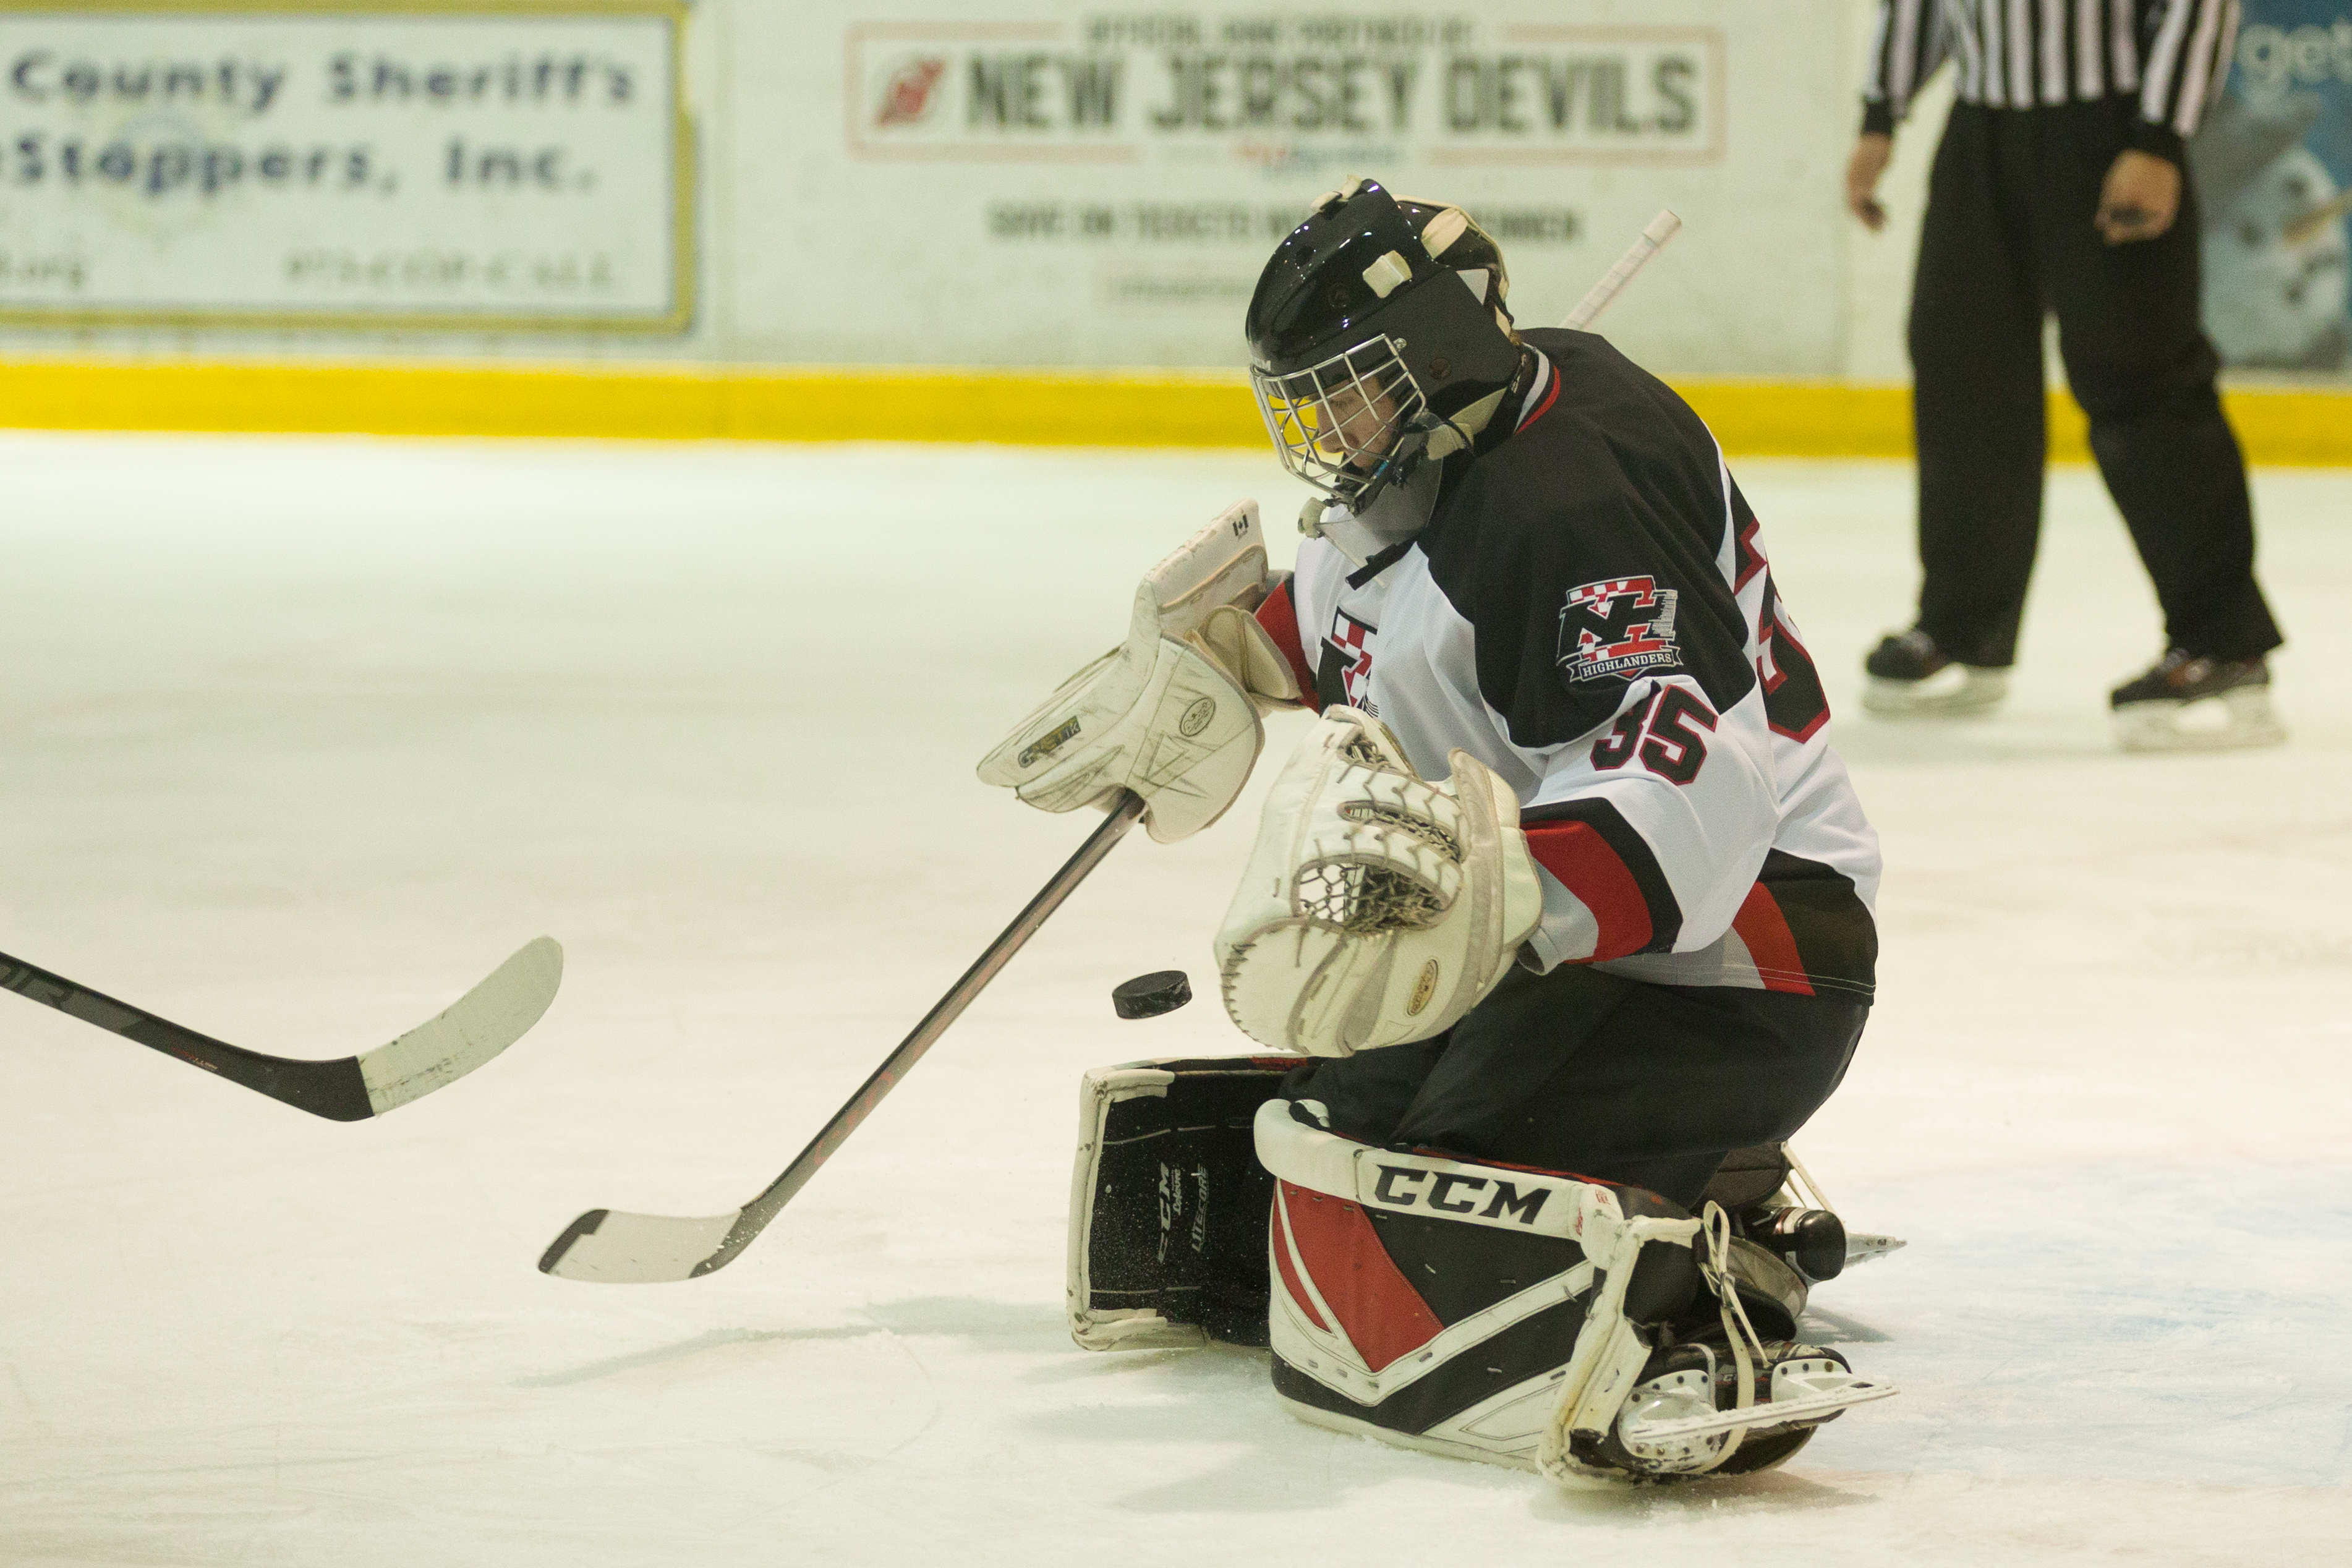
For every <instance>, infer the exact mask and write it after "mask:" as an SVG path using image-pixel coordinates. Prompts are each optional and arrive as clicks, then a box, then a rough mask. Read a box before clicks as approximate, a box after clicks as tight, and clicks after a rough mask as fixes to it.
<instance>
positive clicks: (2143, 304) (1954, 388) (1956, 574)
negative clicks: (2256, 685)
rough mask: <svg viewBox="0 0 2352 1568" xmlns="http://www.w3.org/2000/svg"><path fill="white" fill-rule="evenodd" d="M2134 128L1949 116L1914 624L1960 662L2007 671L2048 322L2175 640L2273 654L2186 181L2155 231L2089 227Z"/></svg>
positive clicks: (2033, 502)
mask: <svg viewBox="0 0 2352 1568" xmlns="http://www.w3.org/2000/svg"><path fill="white" fill-rule="evenodd" d="M2133 113H2134V106H2133V100H2131V99H2130V98H2127V97H2117V98H2110V99H2108V100H2105V101H2104V102H2094V103H2069V104H2058V105H2051V106H2047V107H2044V108H2040V109H2028V110H2012V109H1988V108H1985V107H1983V106H1981V105H1978V104H1969V103H1958V104H1955V105H1953V107H1952V117H1951V121H1950V122H1949V123H1948V125H1947V126H1946V127H1945V130H1944V139H1943V142H1942V143H1941V144H1940V146H1939V147H1938V148H1937V153H1936V163H1935V170H1934V173H1933V174H1932V175H1931V176H1930V179H1929V184H1928V190H1927V216H1926V218H1925V220H1924V221H1923V222H1922V224H1921V227H1920V234H1919V270H1918V275H1917V278H1916V280H1915V283H1914V287H1913V290H1912V296H1911V363H1912V367H1913V371H1914V374H1915V379H1916V404H1915V409H1914V418H1915V421H1916V434H1917V438H1918V449H1919V561H1920V564H1921V567H1922V568H1923V570H1924V572H1925V581H1924V582H1923V584H1922V585H1921V587H1920V592H1919V625H1920V626H1921V628H1922V629H1924V630H1925V631H1926V632H1927V635H1928V636H1929V637H1933V638H1935V639H1936V646H1937V647H1938V648H1940V649H1942V650H1943V651H1944V652H1945V653H1946V654H1948V655H1949V656H1950V657H1952V658H1957V659H1958V660H1960V661H1962V662H1963V663H1968V664H1979V665H1992V666H2006V665H2008V664H2011V663H2012V662H2013V661H2014V660H2015V658H2016V657H2017V629H2018V620H2019V617H2020V616H2021V614H2022V613H2023V611H2024V608H2025V588H2026V582H2027V579H2028V578H2029V577H2030V576H2031V575H2032V571H2033V552H2034V546H2035V543H2036V542H2037V540H2038V537H2039V535H2040V533H2041V530H2042V462H2043V458H2044V455H2045V433H2044V429H2043V419H2042V397H2043V373H2042V317H2043V315H2044V313H2045V312H2053V313H2055V315H2056V316H2057V318H2058V342H2059V353H2060V356H2061V357H2062V358H2063V360H2064V362H2065V366H2066V379H2067V382H2068V384H2070V385H2071V386H2072V388H2073V390H2074V397H2075V400H2076V401H2077V402H2079V403H2080V404H2081V405H2083V410H2084V413H2085V414H2087V415H2088V416H2090V423H2091V452H2092V455H2093V456H2094V457H2095V458H2096V459H2097V461H2098V465H2099V472H2100V474H2101V475H2102V476H2103V477H2104V478H2105V479H2106V483H2107V489H2108V491H2109V493H2110V494H2112V495H2113V496H2114V497H2115V500H2116V508H2117V510H2120V511H2121V512H2122V513H2123V515H2124V521H2125V523H2126V525H2128V527H2129V528H2130V530H2131V537H2132V542H2133V544H2134V545H2135V546H2137V548H2138V551H2139V557H2140V560H2141V562H2142V563H2144V564H2145V565H2146V566H2147V574H2148V576H2149V577H2150V578H2151V579H2152V580H2153V581H2154V583H2155V585H2156V595H2157V601H2158V604H2159V605H2162V607H2163V610H2164V621H2165V636H2166V637H2167V639H2168V643H2169V645H2170V646H2172V647H2184V648H2187V649H2188V650H2189V652H2191V653H2196V654H2202V655H2205V656H2208V657H2210V658H2252V657H2254V656H2255V655H2258V654H2263V653H2266V652H2268V651H2269V650H2270V649H2272V648H2273V647H2277V646H2278V645H2279V642H2280V640H2281V639H2280V637H2279V631H2278V627H2277V626H2276V625H2275V624H2274V623H2273V621H2272V619H2271V613H2270V609H2269V607H2268V606H2267V605H2265V604H2264V603H2263V594H2262V590H2261V589H2260V588H2259V587H2257V586H2256V585H2255V584H2254V570H2253V569H2254V524H2253V512H2252V507H2251V505H2250V503H2249V502H2248V500H2247V496H2246V472H2245V463H2244V459H2243V458H2242V456H2241V455H2240V453H2239V450H2238V443H2237V438H2236V437H2234V436H2232V435H2231V431H2230V426H2229V424H2228V422H2227V421H2226V420H2225V419H2224V418H2223V416H2222V413H2221V400H2220V398H2219V396H2218V395H2216V393H2215V390H2214V384H2213V378H2214V374H2215V373H2216V371H2217V370H2218V368H2219V365H2220V361H2219V359H2218V357H2217V356H2216V355H2215V353H2214V352H2213V346H2212V344H2211V343H2210V342H2208V341H2207V340H2206V337H2205V333H2204V329H2203V327H2202V325H2201V324H2200V319H2199V314H2198V289H2199V277H2198V217H2197V204H2196V197H2195V193H2194V192H2193V191H2192V190H2190V189H2189V186H2188V181H2187V176H2186V174H2185V173H2184V174H2183V180H2182V191H2181V202H2180V214H2179V217H2178V218H2177V219H2176V220H2175V221H2174V223H2173V226H2171V228H2169V229H2168V230H2167V231H2166V232H2165V233H2164V234H2163V235H2162V236H2161V237H2158V238H2156V239H2151V240H2141V241H2137V242H2135V243H2133V244H2129V245H2117V246H2110V245H2108V244H2106V243H2105V241H2103V240H2102V239H2101V238H2100V237H2099V236H2098V232H2097V231H2096V230H2095V229H2094V228H2093V227H2092V223H2091V220H2092V217H2093V216H2094V215H2095V213H2096V212H2097V210H2098V205H2099V188H2100V184H2101V183H2102V182H2103V181H2104V180H2105V178H2106V173H2107V168H2108V166H2109V165H2110V164H2112V163H2114V162H2115V159H2116V154H2117V153H2120V152H2122V151H2123V149H2124V147H2125V146H2126V133H2127V132H2128V130H2129V128H2130V125H2131V122H2132V116H2133Z"/></svg>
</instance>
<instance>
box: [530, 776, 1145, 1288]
mask: <svg viewBox="0 0 2352 1568" xmlns="http://www.w3.org/2000/svg"><path fill="white" fill-rule="evenodd" d="M1121 795H1122V798H1121V799H1120V801H1119V803H1118V805H1117V806H1115V807H1113V808H1112V810H1111V813H1110V815H1109V816H1107V817H1105V818H1104V819H1103V823H1102V826H1099V827H1097V828H1096V829H1095V830H1094V832H1092V833H1091V834H1089V835H1087V841H1086V842H1085V843H1084V844H1081V845H1080V846H1078V851H1077V853H1076V854H1075V855H1073V856H1071V857H1070V858H1069V859H1068V860H1067V861H1066V862H1065V863H1064V864H1063V866H1062V868H1061V869H1060V870H1058V871H1056V872H1055V873H1054V875H1053V877H1052V879H1050V880H1048V881H1047V882H1046V884H1045V886H1044V887H1043V888H1041V889H1038V891H1037V896H1036V897H1035V898H1034V899H1031V900H1029V902H1028V904H1027V906H1026V907H1024V909H1023V910H1022V911H1021V912H1020V913H1019V914H1017V915H1015V916H1013V923H1012V924H1011V925H1008V926H1006V927H1005V928H1004V930H1003V931H1001V932H1000V933H998V935H997V938H996V940H995V941H994V942H990V943H989V944H988V946H987V948H986V950H985V951H983V952H982V953H981V955H980V956H979V957H978V958H976V959H974V960H973V961H972V964H971V968H969V969H967V970H965V971H964V972H963V976H962V978H961V979H959V980H958V981H957V982H956V983H955V984H953V985H951V986H950V987H948V992H947V994H946V995H944V996H942V997H940V999H939V1001H938V1002H937V1003H935V1004H933V1005H932V1007H931V1010H930V1011H929V1012H928V1013H926V1014H924V1015H923V1018H922V1022H920V1023H919V1024H917V1025H916V1026H915V1027H914V1030H913V1032H912V1033H910V1034H909V1035H908V1037H906V1038H905V1039H903V1040H901V1041H899V1042H898V1048H897V1049H896V1050H894V1051H892V1052H891V1053H890V1054H889V1055H888V1056H887V1057H885V1058H883V1059H882V1065H881V1066H880V1067H877V1068H875V1069H874V1072H873V1074H872V1076H871V1077H869V1078H867V1079H866V1081H865V1083H863V1084H862V1085H860V1086H859V1087H858V1090H857V1092H856V1094H854V1095H851V1096H850V1097H849V1102H848V1103H847V1104H845V1105H844V1106H843V1107H842V1108H841V1109H840V1110H836V1111H835V1112H834V1113H833V1120H832V1121H827V1122H826V1123H825V1124H824V1128H823V1130H822V1131H819V1132H818V1133H817V1135H816V1136H815V1137H814V1138H812V1139H810V1140H809V1145H808V1147H807V1148H805V1149H803V1150H802V1151H801V1152H800V1157H799V1158H798V1159H796V1160H794V1161H793V1163H791V1164H789V1165H787V1166H785V1167H784V1173H783V1174H782V1175H781V1176H778V1177H777V1178H776V1179H775V1180H774V1181H773V1182H772V1183H770V1184H769V1185H768V1190H767V1191H765V1192H763V1193H761V1194H760V1195H759V1196H758V1197H756V1198H753V1199H752V1200H751V1202H750V1203H749V1204H747V1205H744V1208H743V1212H742V1214H741V1215H739V1216H738V1217H737V1218H736V1221H735V1223H734V1225H733V1226H730V1228H729V1230H728V1232H727V1237H726V1239H725V1240H724V1241H722V1242H720V1243H719V1248H718V1250H717V1251H715V1252H713V1253H712V1254H711V1255H710V1256H709V1257H708V1258H704V1259H703V1260H702V1261H701V1262H700V1263H698V1264H697V1265H695V1268H694V1277H696V1278H699V1277H700V1276H702V1275H705V1274H708V1273H709V1272H711V1271H712V1270H713V1269H716V1268H725V1267H726V1266H727V1265H728V1264H730V1263H731V1262H733V1261H734V1260H735V1257H736V1255H737V1254H738V1253H740V1252H741V1251H742V1250H743V1249H744V1248H745V1247H749V1246H751V1241H752V1238H753V1237H757V1236H758V1235H759V1234H760V1232H761V1231H762V1230H763V1229H765V1228H766V1227H767V1225H768V1222H769V1221H770V1220H772V1219H774V1218H775V1217H776V1215H778V1214H779V1213H781V1212H782V1209H783V1206H784V1205H786V1204H788V1203H790V1202H792V1201H793V1197H794V1196H795V1195H796V1194H798V1193H799V1192H800V1190H801V1189H802V1188H803V1187H804V1186H806V1185H808V1184H809V1178H810V1177H812V1176H814V1175H815V1174H816V1173H817V1170H818V1168H819V1167H820V1166H822V1165H823V1164H824V1163H825V1162H826V1161H827V1160H830V1159H832V1158H833V1156H834V1155H835V1153H836V1152H839V1151H840V1149H841V1146H842V1145H843V1144H844V1143H846V1142H849V1138H850V1135H851V1134H852V1133H854V1132H856V1131H857V1129H858V1128H859V1126H861V1125H862V1124H863V1123H864V1122H865V1121H866V1118H867V1117H868V1116H871V1115H872V1114H873V1113H874V1108H875V1107H876V1106H877V1105H879V1104H881V1103H882V1100H883V1097H884V1096H886V1095H887V1094H888V1093H889V1092H890V1091H891V1090H892V1089H896V1088H898V1080H899V1079H902V1078H904V1077H906V1075H907V1073H908V1071H909V1070H910V1069H911V1068H913V1067H914V1065H915V1064H916V1063H917V1062H919V1061H920V1060H922V1059H923V1054H924V1053H925V1052H926V1051H929V1049H930V1048H931V1047H932V1046H933V1045H934V1044H936V1043H937V1042H938V1040H939V1037H940V1036H941V1035H944V1034H945V1033H947V1031H948V1026H950V1025H951V1024H953V1023H954V1022H955V1021H956V1020H957V1019H958V1018H960V1017H961V1016H963V1011H964V1009H965V1008H967V1007H969V1006H971V1004H972V999H973V998H974V997H976V996H978V995H979V994H981V992H982V990H984V989H985V988H986V987H987V985H988V983H989V982H990V981H992V980H993V979H995V978H996V976H997V975H998V974H999V973H1002V972H1003V968H1004V966H1005V965H1006V964H1007V963H1011V962H1012V961H1013V954H1014V953H1016V952H1020V951H1021V949H1022V947H1023V946H1024V944H1026V943H1027V942H1028V941H1029V939H1030V938H1031V937H1033V936H1034V935H1036V934H1037V928H1038V927H1040V926H1042V925H1044V924H1045V920H1046V917H1047V916H1049V915H1051V914H1052V913H1053V912H1054V911H1055V910H1057V909H1059V908H1061V907H1062V901H1063V900H1065V899H1067V898H1068V897H1069V896H1070V894H1071V893H1072V892H1073V891H1075V890H1076V888H1077V885H1078V884H1079V883H1080V882H1083V881H1085V880H1086V879H1087V874H1088V873H1089V872H1091V871H1093V870H1094V868H1096V867H1097V866H1099V865H1101V864H1102V862H1103V858H1104V857H1106V856H1108V854H1109V853H1110V852H1111V849H1112V847H1114V846H1115V845H1117V844H1118V841H1119V840H1120V839H1121V838H1123V837H1126V835H1127V830H1128V829H1129V828H1130V827H1132V826H1135V824H1136V821H1137V819H1139V817H1141V816H1142V815H1143V807H1144V801H1143V797H1142V796H1141V795H1137V794H1135V793H1134V792H1133V791H1132V790H1128V791H1122V792H1121ZM558 1246H559V1247H561V1246H562V1243H561V1242H559V1243H558ZM556 1256H560V1255H558V1254H554V1253H551V1258H549V1259H542V1260H541V1264H540V1267H541V1268H542V1269H544V1268H548V1267H549V1265H550V1262H551V1260H552V1259H553V1258H554V1257H556Z"/></svg>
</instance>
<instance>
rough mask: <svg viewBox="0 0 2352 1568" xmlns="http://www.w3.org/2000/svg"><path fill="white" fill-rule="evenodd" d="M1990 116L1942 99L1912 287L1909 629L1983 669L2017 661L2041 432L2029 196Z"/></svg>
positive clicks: (2034, 532) (2035, 519) (2036, 529)
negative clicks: (1913, 572)
mask: <svg viewBox="0 0 2352 1568" xmlns="http://www.w3.org/2000/svg"><path fill="white" fill-rule="evenodd" d="M2001 118H2006V117H2004V116H2001V115H1999V114H1997V113H1996V112H1995V111H1993V110H1987V109H1983V108H1981V107H1979V106H1977V105H1974V104H1967V103H1960V104H1955V105H1954V106H1953V107H1952V116H1951V120H1950V121H1949V122H1948V124H1947V125H1946V127H1945V130H1944V139H1943V141H1942V142H1941V143H1940V144H1939V145H1938V146H1937V152H1936V163H1935V167H1934V170H1933V172H1932V173H1931V174H1930V175H1929V177H1928V191H1927V216H1926V217H1925V218H1924V220H1923V221H1922V223H1921V226H1920V232H1919V269H1918V273H1917V276H1916V279H1915V281H1914V284H1913V288H1912V291H1911V364H1912V371H1913V387H1914V390H1913V402H1912V420H1913V430H1914V435H1915V437H1916V443H1917V449H1918V455H1919V456H1918V461H1919V564H1920V569H1921V574H1922V577H1921V582H1920V588H1919V628H1920V629H1921V630H1922V631H1924V632H1926V633H1927V635H1928V636H1929V637H1933V638H1934V639H1935V642H1936V647H1937V648H1938V649H1939V650H1940V651H1941V652H1942V653H1943V654H1944V655H1945V656H1946V657H1948V658H1952V659H1955V660H1957V661H1958V662H1959V663H1962V664H1972V665H1979V666H1991V667H2005V666H2007V665H2009V664H2011V663H2013V662H2014V661H2015V660H2016V658H2017V628H2018V621H2019V618H2020V616H2021V615H2022V614H2023V613H2024V608H2025V589H2026V584H2027V582H2028V580H2029V579H2030V578H2031V577H2032V574H2033V553H2034V548H2035V546H2036V544H2037V543H2038V542H2039V540H2040V536H2041V531H2042V462H2043V458H2044V455H2045V447H2046V440H2047V437H2046V435H2045V432H2044V428H2043V416H2042V290H2041V286H2040V281H2039V279H2038V278H2037V276H2036V268H2035V266H2034V254H2033V245H2032V209H2031V205H2030V201H2029V200H2027V199H2021V198H2026V197H2029V196H2030V191H2029V190H2027V189H2026V188H2025V187H2026V186H2027V184H2028V182H2027V181H2026V180H2023V179H2021V178H2020V177H2019V175H2020V174H2021V173H2022V172H2023V171H2021V170H2019V169H2017V168H2015V167H2014V166H2013V165H2014V163H2015V162H2016V160H2015V156H2014V153H2015V151H2016V150H2015V149H2014V148H2011V147H2008V146H2005V145H2004V144H2003V143H2004V142H2007V141H2008V140H2010V139H2009V138H2005V137H2003V136H2001V135H2000V134H1998V132H2000V131H2001V130H2003V129H2006V128H2005V127H2000V126H1998V125H1997V124H1996V123H1995V121H1997V120H1999V119H2001ZM2087 221H2088V220H2087V219H2086V220H2085V222H2086V224H2087Z"/></svg>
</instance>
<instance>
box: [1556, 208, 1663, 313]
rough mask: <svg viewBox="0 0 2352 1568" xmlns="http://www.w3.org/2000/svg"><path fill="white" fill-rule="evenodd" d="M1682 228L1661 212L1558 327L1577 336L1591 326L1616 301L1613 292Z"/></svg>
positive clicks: (1624, 283) (1628, 280)
mask: <svg viewBox="0 0 2352 1568" xmlns="http://www.w3.org/2000/svg"><path fill="white" fill-rule="evenodd" d="M1682 226H1683V220H1682V219H1680V218H1678V217H1676V216H1675V215H1674V214H1673V213H1671V212H1661V213H1660V214H1658V216H1655V217H1654V218H1652V219H1651V220H1650V226H1648V227H1647V228H1644V229H1643V231H1642V232H1641V235H1640V236H1639V237H1637V238H1636V239H1635V240H1634V241H1633V244H1632V245H1630V246H1628V247H1626V249H1625V254H1624V255H1622V256H1621V257H1619V258H1617V265H1616V266H1614V267H1612V268H1610V269H1609V270H1608V271H1607V272H1606V273H1604V274H1603V275H1602V277H1601V281H1600V282H1598V283H1595V284H1594V285H1593V286H1592V289H1591V292H1590V293H1588V294H1586V295H1585V296H1584V298H1583V299H1582V300H1580V301H1579V302H1578V304H1577V307H1576V309H1575V310H1570V312H1569V313H1568V320H1566V321H1562V322H1561V323H1560V325H1561V326H1563V327H1566V328H1569V329H1570V331H1579V332H1580V331H1584V330H1585V329H1586V328H1587V327H1589V326H1591V324H1592V322H1593V321H1594V319H1595V318H1596V317H1598V316H1599V315H1600V314H1601V311H1603V310H1607V309H1608V308H1609V301H1610V300H1614V299H1615V298H1617V290H1619V289H1622V288H1623V287H1625V285H1626V284H1628V283H1630V282H1632V281H1633V274H1635V273H1636V272H1639V271H1640V270H1642V268H1643V267H1645V266H1647V265H1649V260H1650V258H1652V257H1653V256H1655V255H1656V254H1657V253H1658V249H1659V247H1662V246H1664V244H1665V243H1666V241H1668V240H1670V239H1672V238H1674V237H1675V235H1676V234H1678V233H1680V232H1681V231H1682Z"/></svg>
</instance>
